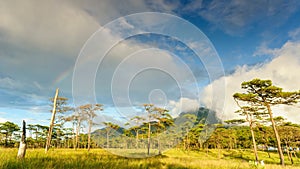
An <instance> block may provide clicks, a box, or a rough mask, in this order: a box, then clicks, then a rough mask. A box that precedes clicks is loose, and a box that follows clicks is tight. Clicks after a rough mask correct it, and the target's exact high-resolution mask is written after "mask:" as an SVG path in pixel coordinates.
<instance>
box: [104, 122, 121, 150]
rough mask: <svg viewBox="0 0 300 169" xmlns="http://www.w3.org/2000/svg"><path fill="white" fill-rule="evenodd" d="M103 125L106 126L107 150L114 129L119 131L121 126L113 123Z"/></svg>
mask: <svg viewBox="0 0 300 169" xmlns="http://www.w3.org/2000/svg"><path fill="white" fill-rule="evenodd" d="M103 124H104V125H105V126H106V127H105V131H106V148H109V135H110V133H111V131H112V130H113V129H114V130H117V129H119V128H120V126H119V125H117V124H113V123H111V122H103Z"/></svg>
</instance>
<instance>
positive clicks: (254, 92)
mask: <svg viewBox="0 0 300 169" xmlns="http://www.w3.org/2000/svg"><path fill="white" fill-rule="evenodd" d="M241 87H242V89H245V90H246V93H235V94H234V95H233V97H234V98H235V99H237V100H240V101H244V102H247V103H249V104H250V105H254V106H264V107H266V109H267V111H268V114H269V117H270V121H271V123H272V127H273V131H274V134H275V137H276V141H277V148H278V154H279V158H280V163H281V165H283V166H284V156H283V152H282V149H281V142H280V137H279V134H278V132H277V129H276V124H275V122H274V119H273V112H272V109H271V106H273V105H278V104H284V105H291V104H294V103H297V102H298V100H299V98H300V91H295V92H284V91H283V89H282V88H280V87H277V86H274V85H273V84H272V81H271V80H261V79H253V80H251V81H248V82H243V83H242V84H241Z"/></svg>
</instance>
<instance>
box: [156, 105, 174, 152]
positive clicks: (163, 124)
mask: <svg viewBox="0 0 300 169" xmlns="http://www.w3.org/2000/svg"><path fill="white" fill-rule="evenodd" d="M153 111H154V112H156V114H155V116H154V117H155V118H156V120H157V122H156V123H155V125H156V130H157V131H156V132H157V134H158V133H161V132H162V131H163V132H164V133H165V131H166V129H167V127H170V126H172V125H174V120H173V118H172V116H171V115H170V114H169V113H168V112H169V110H167V109H163V108H159V107H155V108H154V110H153ZM157 141H158V154H161V142H160V135H158V136H157Z"/></svg>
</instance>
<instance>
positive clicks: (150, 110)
mask: <svg viewBox="0 0 300 169" xmlns="http://www.w3.org/2000/svg"><path fill="white" fill-rule="evenodd" d="M143 106H144V108H145V110H146V113H147V120H148V131H147V154H148V155H150V145H151V121H152V120H153V112H154V105H153V104H144V105H143Z"/></svg>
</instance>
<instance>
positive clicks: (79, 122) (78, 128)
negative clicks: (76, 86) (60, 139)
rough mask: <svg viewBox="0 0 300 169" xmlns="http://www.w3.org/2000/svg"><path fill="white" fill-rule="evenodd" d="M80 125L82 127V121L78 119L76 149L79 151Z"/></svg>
mask: <svg viewBox="0 0 300 169" xmlns="http://www.w3.org/2000/svg"><path fill="white" fill-rule="evenodd" d="M80 125H81V119H78V122H77V126H76V136H75V145H74V149H75V150H77V148H78V146H79V144H78V139H79V130H80Z"/></svg>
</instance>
